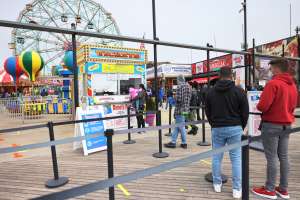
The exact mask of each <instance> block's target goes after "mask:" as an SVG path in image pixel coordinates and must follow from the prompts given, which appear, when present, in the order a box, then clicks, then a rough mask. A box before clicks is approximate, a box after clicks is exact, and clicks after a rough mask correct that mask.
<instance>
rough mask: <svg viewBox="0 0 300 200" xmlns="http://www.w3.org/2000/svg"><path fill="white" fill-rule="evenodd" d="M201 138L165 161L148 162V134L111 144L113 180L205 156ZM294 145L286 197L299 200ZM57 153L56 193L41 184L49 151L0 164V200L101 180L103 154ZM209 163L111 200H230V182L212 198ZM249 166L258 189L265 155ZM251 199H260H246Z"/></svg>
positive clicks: (91, 199)
mask: <svg viewBox="0 0 300 200" xmlns="http://www.w3.org/2000/svg"><path fill="white" fill-rule="evenodd" d="M207 130H208V129H207ZM147 134H148V133H147ZM145 135H146V134H145ZM133 137H134V135H133ZM200 138H201V137H200V135H197V136H188V142H189V147H188V149H187V150H183V149H181V148H177V149H165V150H166V151H167V152H168V153H170V157H168V158H165V159H157V158H153V157H152V153H154V152H156V151H157V149H158V146H157V134H156V133H149V136H144V137H143V138H139V139H137V143H136V144H132V145H125V144H123V143H121V142H116V143H114V164H115V175H116V176H118V175H123V174H126V173H129V172H133V171H136V170H140V169H145V168H148V167H151V166H156V165H159V164H161V163H164V162H168V161H172V160H176V159H180V158H183V157H186V156H189V155H192V154H195V153H199V152H204V151H206V150H209V149H210V148H211V147H199V146H197V145H196V142H197V141H199V140H200ZM168 140H169V139H168V138H167V137H164V142H167V141H168ZM299 143H300V135H299V134H298V135H297V134H295V135H293V136H292V137H291V142H290V157H291V175H290V193H291V196H292V199H300V184H299V180H300V147H299ZM58 148H60V147H58ZM59 152H60V153H59V155H58V161H59V170H60V175H61V176H67V177H69V178H70V182H69V183H68V184H67V185H65V186H63V187H61V188H58V189H46V188H45V187H44V183H45V181H46V180H47V179H50V178H51V177H52V163H51V157H50V150H49V154H48V155H47V154H46V155H45V154H42V155H35V156H31V157H28V158H26V157H25V158H22V159H18V160H13V161H2V162H0V199H1V200H8V199H9V200H19V199H30V198H32V197H37V196H40V195H44V194H48V193H51V192H55V191H61V190H64V189H67V188H72V187H75V186H80V185H84V184H87V183H91V182H94V181H97V180H103V179H106V177H107V165H106V152H99V153H95V154H92V155H89V156H86V157H84V156H83V154H82V152H81V151H72V150H71V149H65V150H64V151H59ZM210 162H211V161H210V159H207V160H204V161H199V162H197V163H193V164H191V165H188V166H185V167H181V168H176V169H173V170H170V171H168V172H164V173H161V174H157V175H154V176H150V177H146V178H144V179H140V180H137V181H134V182H130V183H125V184H123V185H121V187H116V199H135V200H141V199H146V200H152V199H153V200H154V199H161V200H163V199H165V200H170V199H174V200H192V199H194V200H196V199H197V200H201V199H212V200H218V199H222V200H225V199H232V196H231V180H229V182H228V183H227V184H225V185H224V188H223V193H221V194H216V193H214V192H213V190H212V186H211V184H210V183H208V182H206V181H205V180H204V175H205V174H206V173H208V172H210V171H211V166H210ZM250 163H251V166H250V177H251V179H250V185H251V186H253V185H254V184H255V185H262V184H263V182H264V178H265V165H266V162H265V159H264V155H263V154H262V153H259V152H255V151H251V153H250ZM223 168H224V173H225V174H227V175H229V176H230V174H231V172H230V164H229V159H228V156H225V158H224V165H223ZM76 199H86V200H96V199H97V200H99V199H108V190H103V191H98V192H94V193H90V194H87V195H85V196H80V197H77V198H76ZM250 199H251V200H252V199H260V198H257V197H254V196H253V195H252V194H251V197H250Z"/></svg>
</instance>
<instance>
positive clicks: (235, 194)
mask: <svg viewBox="0 0 300 200" xmlns="http://www.w3.org/2000/svg"><path fill="white" fill-rule="evenodd" d="M232 196H233V198H235V199H240V198H242V191H241V190H235V189H233V190H232Z"/></svg>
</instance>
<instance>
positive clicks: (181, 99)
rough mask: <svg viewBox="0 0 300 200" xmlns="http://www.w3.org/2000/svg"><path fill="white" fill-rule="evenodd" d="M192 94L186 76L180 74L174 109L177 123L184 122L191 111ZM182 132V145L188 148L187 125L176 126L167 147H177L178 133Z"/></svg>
mask: <svg viewBox="0 0 300 200" xmlns="http://www.w3.org/2000/svg"><path fill="white" fill-rule="evenodd" d="M191 96H192V89H191V87H190V85H189V84H187V83H186V82H185V79H184V76H183V75H179V76H178V77H177V90H176V97H175V100H176V106H175V111H174V117H175V121H176V124H179V123H184V122H185V118H186V116H187V115H188V114H189V111H190V101H191ZM179 132H180V133H181V140H182V143H181V145H180V146H181V147H182V148H184V149H186V148H187V144H186V130H185V126H184V125H182V126H180V127H176V128H175V129H174V131H173V133H172V141H171V142H169V143H167V144H165V147H167V148H176V141H177V137H178V133H179Z"/></svg>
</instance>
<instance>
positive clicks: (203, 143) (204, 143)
mask: <svg viewBox="0 0 300 200" xmlns="http://www.w3.org/2000/svg"><path fill="white" fill-rule="evenodd" d="M201 110H202V112H201V113H202V120H205V112H204V108H203V107H202V109H201ZM197 117H198V116H197ZM199 117H200V116H199ZM197 144H198V145H199V146H210V143H209V142H207V141H206V135H205V122H202V141H201V142H198V143H197Z"/></svg>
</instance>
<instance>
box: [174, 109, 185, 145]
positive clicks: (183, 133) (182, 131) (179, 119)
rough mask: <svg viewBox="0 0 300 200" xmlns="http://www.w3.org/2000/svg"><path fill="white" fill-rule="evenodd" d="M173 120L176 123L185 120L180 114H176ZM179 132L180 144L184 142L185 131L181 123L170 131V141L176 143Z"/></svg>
mask: <svg viewBox="0 0 300 200" xmlns="http://www.w3.org/2000/svg"><path fill="white" fill-rule="evenodd" d="M175 122H176V124H179V123H184V122H185V117H184V116H182V115H176V116H175ZM179 131H180V133H181V140H182V144H186V131H185V126H184V125H182V126H180V127H176V128H175V129H174V131H173V133H172V143H174V144H176V141H177V137H178V133H179Z"/></svg>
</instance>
